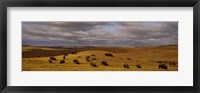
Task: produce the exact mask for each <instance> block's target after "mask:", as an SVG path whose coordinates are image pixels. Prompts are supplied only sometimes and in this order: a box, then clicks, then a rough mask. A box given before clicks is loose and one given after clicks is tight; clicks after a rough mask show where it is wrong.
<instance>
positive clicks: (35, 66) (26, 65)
mask: <svg viewBox="0 0 200 93" xmlns="http://www.w3.org/2000/svg"><path fill="white" fill-rule="evenodd" d="M73 52H77V53H75V54H72V53H73ZM105 53H111V54H112V55H113V56H106V55H105ZM64 55H66V56H65V59H64V60H65V62H64V64H60V60H63V56H64ZM51 56H55V58H56V59H57V60H56V61H54V60H53V62H52V63H50V62H49V59H50V57H51ZM87 56H90V61H89V62H88V61H87V60H86V57H87ZM75 59H77V60H78V61H79V64H75V63H73V60H75ZM92 59H93V60H92ZM102 61H106V62H107V64H108V66H106V65H102V63H101V62H102ZM90 63H95V64H96V66H97V67H93V66H92V65H91V64H90ZM124 64H128V65H129V68H124ZM159 64H166V65H167V69H162V68H161V69H159ZM137 65H140V67H141V68H140V67H137ZM22 71H178V46H177V45H168V46H144V47H37V46H23V47H22Z"/></svg>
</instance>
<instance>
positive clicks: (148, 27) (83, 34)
mask: <svg viewBox="0 0 200 93" xmlns="http://www.w3.org/2000/svg"><path fill="white" fill-rule="evenodd" d="M22 44H23V45H34V46H159V45H171V44H176V45H177V44H178V22H156V21H155V22H154V21H152V22H151V21H139V22H136V21H124V22H123V21H120V22H110V21H103V22H93V21H91V22H68V21H46V22H34V21H32V22H31V21H23V22H22Z"/></svg>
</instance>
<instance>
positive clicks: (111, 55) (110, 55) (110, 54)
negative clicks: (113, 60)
mask: <svg viewBox="0 0 200 93" xmlns="http://www.w3.org/2000/svg"><path fill="white" fill-rule="evenodd" d="M105 56H109V57H114V56H113V54H112V53H105Z"/></svg>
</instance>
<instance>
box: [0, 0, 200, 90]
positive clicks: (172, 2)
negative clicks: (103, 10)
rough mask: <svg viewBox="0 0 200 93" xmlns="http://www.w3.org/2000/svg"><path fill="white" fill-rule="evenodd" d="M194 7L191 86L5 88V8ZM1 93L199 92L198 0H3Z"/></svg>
mask: <svg viewBox="0 0 200 93" xmlns="http://www.w3.org/2000/svg"><path fill="white" fill-rule="evenodd" d="M69 6H70V7H88V6H90V7H193V9H194V10H193V23H194V26H193V29H194V31H193V33H194V34H193V36H194V37H193V40H194V41H193V43H194V44H193V48H194V50H193V54H194V56H193V58H194V60H193V63H194V65H193V66H194V69H193V73H194V76H193V78H194V79H193V83H194V86H184V87H182V86H174V87H173V86H170V87H167V86H155V87H153V86H143V87H139V86H133V87H130V86H129V87H126V86H124V87H122V86H117V87H114V86H103V87H100V86H88V87H83V86H77V87H72V86H69V87H56V86H52V87H47V86H42V87H39V86H37V87H31V86H20V87H19V86H18V87H17V86H7V7H69ZM0 24H1V25H0V28H1V30H0V35H1V36H0V51H1V52H0V55H1V56H0V68H1V69H0V91H1V92H2V93H27V92H29V93H35V92H38V93H41V92H42V93H43V92H46V93H49V92H56V93H58V92H60V93H64V92H72V93H81V92H91V93H92V92H105V93H108V92H118V93H122V92H127V93H134V92H135V93H137V92H138V93H149V92H152V93H168V92H171V93H182V92H184V93H199V92H200V90H199V87H200V86H199V84H200V78H198V77H200V74H199V70H200V69H199V68H200V64H199V58H198V55H199V54H198V53H199V52H200V50H199V48H198V47H199V44H200V43H199V39H200V37H198V36H200V33H199V32H198V31H199V30H200V0H99V1H97V0H96V1H95V0H2V1H0Z"/></svg>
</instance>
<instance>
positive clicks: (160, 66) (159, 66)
mask: <svg viewBox="0 0 200 93" xmlns="http://www.w3.org/2000/svg"><path fill="white" fill-rule="evenodd" d="M158 68H159V69H167V65H166V64H159V65H158Z"/></svg>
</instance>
